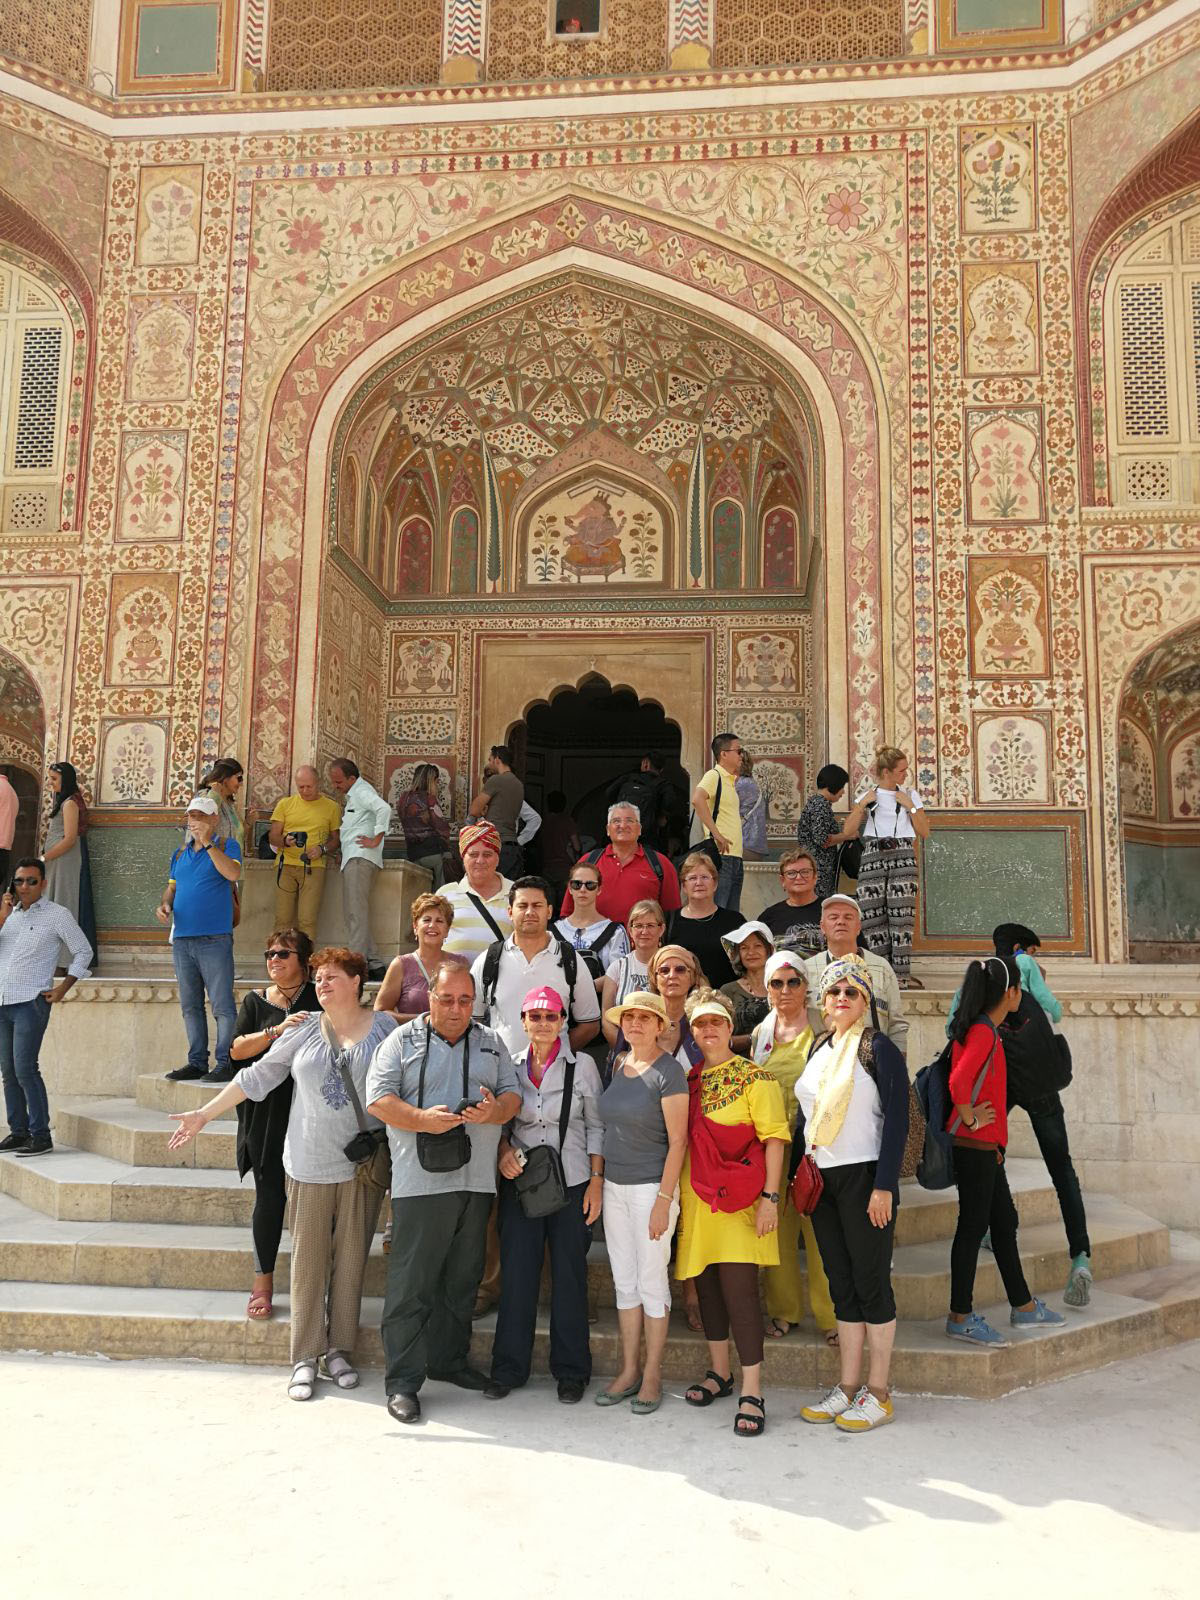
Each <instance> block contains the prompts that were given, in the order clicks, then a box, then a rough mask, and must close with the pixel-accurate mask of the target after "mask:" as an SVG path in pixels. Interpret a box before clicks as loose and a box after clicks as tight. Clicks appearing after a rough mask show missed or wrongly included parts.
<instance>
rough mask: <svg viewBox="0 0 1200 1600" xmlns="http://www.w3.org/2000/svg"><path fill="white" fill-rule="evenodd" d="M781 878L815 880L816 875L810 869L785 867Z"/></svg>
mask: <svg viewBox="0 0 1200 1600" xmlns="http://www.w3.org/2000/svg"><path fill="white" fill-rule="evenodd" d="M783 876H784V877H785V878H815V877H816V873H815V872H814V871H813V869H812V868H811V867H785V868H784V871H783Z"/></svg>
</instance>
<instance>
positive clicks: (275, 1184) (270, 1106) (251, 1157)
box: [229, 928, 321, 1322]
mask: <svg viewBox="0 0 1200 1600" xmlns="http://www.w3.org/2000/svg"><path fill="white" fill-rule="evenodd" d="M312 953H313V944H312V940H311V939H310V938H309V937H308V935H307V934H306V933H304V932H302V931H301V930H300V929H299V928H278V929H276V931H275V932H274V933H273V934H272V935H271V936H270V938H269V939H268V940H267V949H266V963H267V976H268V977H269V978H270V980H271V981H270V983H269V984H268V985H267V987H266V988H265V989H264V990H263V991H262V992H261V993H259V992H258V991H257V990H256V989H251V991H250V993H249V994H248V995H247V996H246V998H245V999H244V1000H243V1001H242V1007H241V1010H240V1011H239V1012H238V1018H237V1028H236V1031H235V1037H234V1040H233V1044H232V1045H231V1046H230V1049H229V1054H230V1057H231V1059H232V1060H233V1061H235V1062H236V1063H237V1065H238V1066H239V1067H244V1066H245V1065H246V1064H247V1063H248V1062H250V1061H257V1060H258V1058H259V1056H264V1055H266V1053H267V1051H268V1050H269V1049H270V1048H271V1046H272V1045H273V1044H274V1042H275V1040H276V1039H277V1038H278V1037H279V1032H280V1029H279V1024H280V1023H281V1022H282V1021H283V1020H284V1018H285V1017H290V1016H292V1015H294V1014H295V1013H296V1012H298V1011H313V1012H316V1011H320V1009H321V1005H320V1002H319V1001H318V999H317V991H316V990H315V989H314V988H313V985H312V980H311V978H310V977H309V975H308V963H309V961H310V959H311V958H312ZM291 1109H292V1078H291V1074H290V1073H289V1074H288V1076H287V1077H286V1078H285V1079H284V1080H283V1082H282V1083H281V1084H280V1085H279V1087H278V1088H277V1089H272V1090H271V1092H270V1094H269V1095H267V1097H266V1099H265V1100H259V1101H257V1102H255V1101H253V1100H246V1101H243V1103H242V1104H241V1105H240V1106H239V1107H238V1108H237V1117H238V1134H237V1168H238V1172H239V1173H240V1175H241V1176H242V1177H243V1178H244V1177H245V1176H246V1174H247V1172H251V1171H253V1173H254V1212H253V1215H252V1217H251V1219H250V1233H251V1237H252V1238H253V1241H254V1283H253V1285H252V1287H251V1291H250V1303H249V1305H248V1306H247V1307H246V1315H247V1316H248V1317H252V1318H253V1319H254V1320H255V1321H256V1322H262V1321H265V1319H266V1318H267V1317H269V1316H270V1315H271V1311H272V1297H273V1293H274V1286H275V1258H276V1256H277V1255H278V1253H279V1240H280V1237H281V1235H282V1233H283V1219H284V1215H285V1214H286V1211H287V1193H286V1190H285V1187H284V1185H285V1179H284V1173H283V1141H284V1139H285V1137H286V1135H287V1126H288V1116H289V1114H290V1112H291Z"/></svg>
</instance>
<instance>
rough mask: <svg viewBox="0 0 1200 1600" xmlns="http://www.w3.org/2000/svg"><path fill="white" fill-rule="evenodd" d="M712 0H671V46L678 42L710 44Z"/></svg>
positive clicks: (678, 43)
mask: <svg viewBox="0 0 1200 1600" xmlns="http://www.w3.org/2000/svg"><path fill="white" fill-rule="evenodd" d="M712 23H713V0H673V3H672V6H671V24H672V27H671V33H672V38H671V47H672V49H674V47H675V46H676V45H680V44H711V43H712Z"/></svg>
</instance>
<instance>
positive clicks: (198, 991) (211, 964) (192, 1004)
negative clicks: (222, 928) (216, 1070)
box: [171, 933, 237, 1072]
mask: <svg viewBox="0 0 1200 1600" xmlns="http://www.w3.org/2000/svg"><path fill="white" fill-rule="evenodd" d="M171 954H172V956H173V957H174V959H175V977H176V979H177V981H178V983H179V1005H180V1009H181V1010H182V1011H183V1025H184V1027H185V1028H186V1029H187V1039H188V1058H187V1064H188V1066H189V1067H200V1068H201V1069H202V1070H203V1071H205V1072H207V1071H208V1016H207V1014H206V1012H205V1010H204V993H205V990H207V991H208V998H209V1001H210V1002H211V1004H212V1008H213V1016H214V1017H216V1019H217V1066H218V1067H228V1066H229V1065H230V1061H229V1046H230V1045H231V1044H232V1043H233V1035H234V1028H235V1027H236V1025H237V1009H236V1007H235V1006H234V1003H233V935H232V934H231V933H203V934H193V935H191V936H190V937H187V938H183V939H180V938H176V940H175V942H174V943H173V944H172V946H171Z"/></svg>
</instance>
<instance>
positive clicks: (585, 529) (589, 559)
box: [518, 472, 673, 589]
mask: <svg viewBox="0 0 1200 1600" xmlns="http://www.w3.org/2000/svg"><path fill="white" fill-rule="evenodd" d="M670 521H671V518H670V512H669V510H668V508H667V507H666V506H665V505H664V504H663V503H662V502H661V501H660V500H659V499H658V497H657V496H653V497H652V496H651V495H650V494H649V493H648V492H647V491H646V490H644V489H641V488H638V487H635V486H634V485H633V484H630V483H628V482H625V481H623V480H622V479H620V478H618V477H616V476H615V475H613V474H611V473H596V472H588V473H585V474H584V475H583V476H581V477H578V478H576V479H575V480H574V481H570V482H567V483H566V484H563V485H561V486H555V487H554V488H553V489H552V490H551V491H550V492H549V494H547V495H545V496H543V497H542V498H541V499H540V500H538V501H537V502H535V504H534V505H533V506H532V507H531V509H530V510H529V511H528V512H527V513H526V515H525V516H524V518H522V520H521V531H520V533H519V534H518V547H519V550H520V572H521V582H522V585H523V587H525V588H527V589H547V588H554V587H559V586H561V585H563V584H571V585H575V584H578V585H584V584H591V585H600V586H605V587H609V586H611V585H613V584H620V585H626V584H628V585H630V586H633V585H636V586H637V587H638V588H662V587H664V585H665V583H666V581H667V570H668V559H669V532H668V530H669V526H670ZM672 542H673V541H672Z"/></svg>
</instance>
